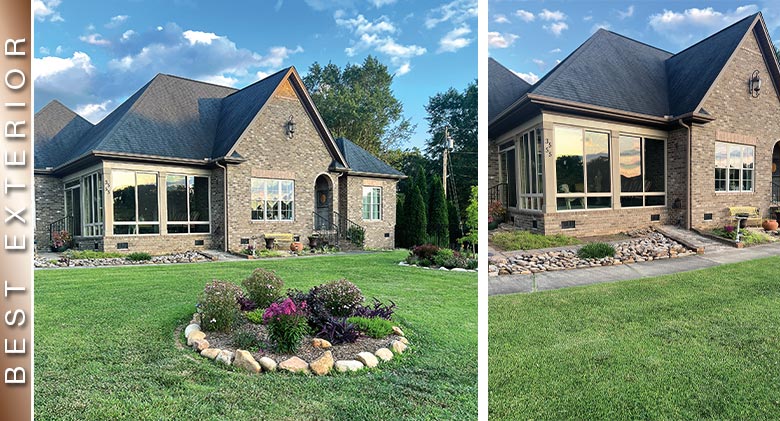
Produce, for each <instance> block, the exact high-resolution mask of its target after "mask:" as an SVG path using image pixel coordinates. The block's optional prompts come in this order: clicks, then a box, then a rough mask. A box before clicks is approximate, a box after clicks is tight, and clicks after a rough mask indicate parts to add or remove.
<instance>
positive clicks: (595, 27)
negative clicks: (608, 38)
mask: <svg viewBox="0 0 780 421" xmlns="http://www.w3.org/2000/svg"><path fill="white" fill-rule="evenodd" d="M611 28H612V25H610V23H609V22H606V21H605V22H599V23H596V24H594V25H593V26H592V27H591V28H590V32H591V33H593V32H596V31H598V30H599V29H606V30H607V31H609V30H610V29H611Z"/></svg>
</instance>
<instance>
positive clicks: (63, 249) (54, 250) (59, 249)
mask: <svg viewBox="0 0 780 421" xmlns="http://www.w3.org/2000/svg"><path fill="white" fill-rule="evenodd" d="M49 248H50V249H51V251H53V252H55V253H62V252H63V251H65V250H67V249H68V246H62V247H54V246H50V247H49Z"/></svg>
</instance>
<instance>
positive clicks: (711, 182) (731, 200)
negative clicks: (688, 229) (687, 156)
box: [691, 33, 780, 228]
mask: <svg viewBox="0 0 780 421" xmlns="http://www.w3.org/2000/svg"><path fill="white" fill-rule="evenodd" d="M755 70H758V71H759V72H760V75H761V80H762V85H761V93H760V95H759V97H758V98H751V96H750V93H749V91H748V80H749V78H750V76H751V74H752V73H753V71H755ZM703 108H704V109H705V110H707V111H708V112H709V113H710V114H712V115H713V116H714V117H715V121H713V122H711V123H708V124H705V125H697V126H695V127H694V129H693V168H692V171H693V177H692V178H693V183H692V186H693V200H692V203H693V209H692V213H691V214H692V219H693V226H694V227H696V228H707V227H713V226H717V225H723V224H726V223H729V222H731V220H730V218H729V217H728V207H729V206H756V207H759V208H760V209H761V213H762V215H763V216H767V215H768V208H769V204H770V200H771V194H772V192H771V180H772V178H771V171H772V150H773V148H774V146H775V144H776V143H777V142H778V141H780V100H778V97H777V94H776V91H775V86H774V84H773V82H772V79H771V77H770V76H769V71H768V69H767V66H766V63H765V62H764V58H763V56H762V55H761V53H760V50H759V46H758V42H757V40H756V38H755V36H754V35H753V34H752V33H751V34H749V35H748V37H747V38H746V39H745V41H744V42H743V44H742V45H741V46H740V47H739V48H738V51H737V52H736V54H735V56H734V57H733V58H732V60H731V62H730V63H729V64H728V65H727V66H726V68H725V70H724V72H723V74H722V75H721V76H720V78H719V79H718V81H717V82H716V84H715V85H714V87H713V88H712V91H711V95H710V96H709V98H707V99H706V101H705V102H704V104H703ZM718 138H720V139H722V140H730V141H733V142H735V143H742V144H752V143H754V144H755V146H756V156H755V173H754V192H752V193H725V192H717V193H716V192H715V141H716V139H718ZM705 213H712V214H713V221H712V222H705V221H704V219H703V218H704V214H705Z"/></svg>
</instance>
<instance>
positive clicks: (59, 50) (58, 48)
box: [54, 45, 64, 55]
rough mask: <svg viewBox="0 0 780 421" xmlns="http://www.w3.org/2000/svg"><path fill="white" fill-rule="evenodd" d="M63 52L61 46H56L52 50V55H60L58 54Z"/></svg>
mask: <svg viewBox="0 0 780 421" xmlns="http://www.w3.org/2000/svg"><path fill="white" fill-rule="evenodd" d="M63 51H64V50H63V48H62V46H61V45H58V46H57V48H55V49H54V54H56V55H60V54H62V52H63Z"/></svg>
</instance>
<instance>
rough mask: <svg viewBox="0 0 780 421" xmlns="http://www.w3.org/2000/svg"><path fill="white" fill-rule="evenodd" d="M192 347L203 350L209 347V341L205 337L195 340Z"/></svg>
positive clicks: (198, 350) (199, 350)
mask: <svg viewBox="0 0 780 421" xmlns="http://www.w3.org/2000/svg"><path fill="white" fill-rule="evenodd" d="M192 349H194V350H195V351H196V352H201V351H203V350H206V349H209V341H207V340H205V339H198V340H196V341H193V342H192Z"/></svg>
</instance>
